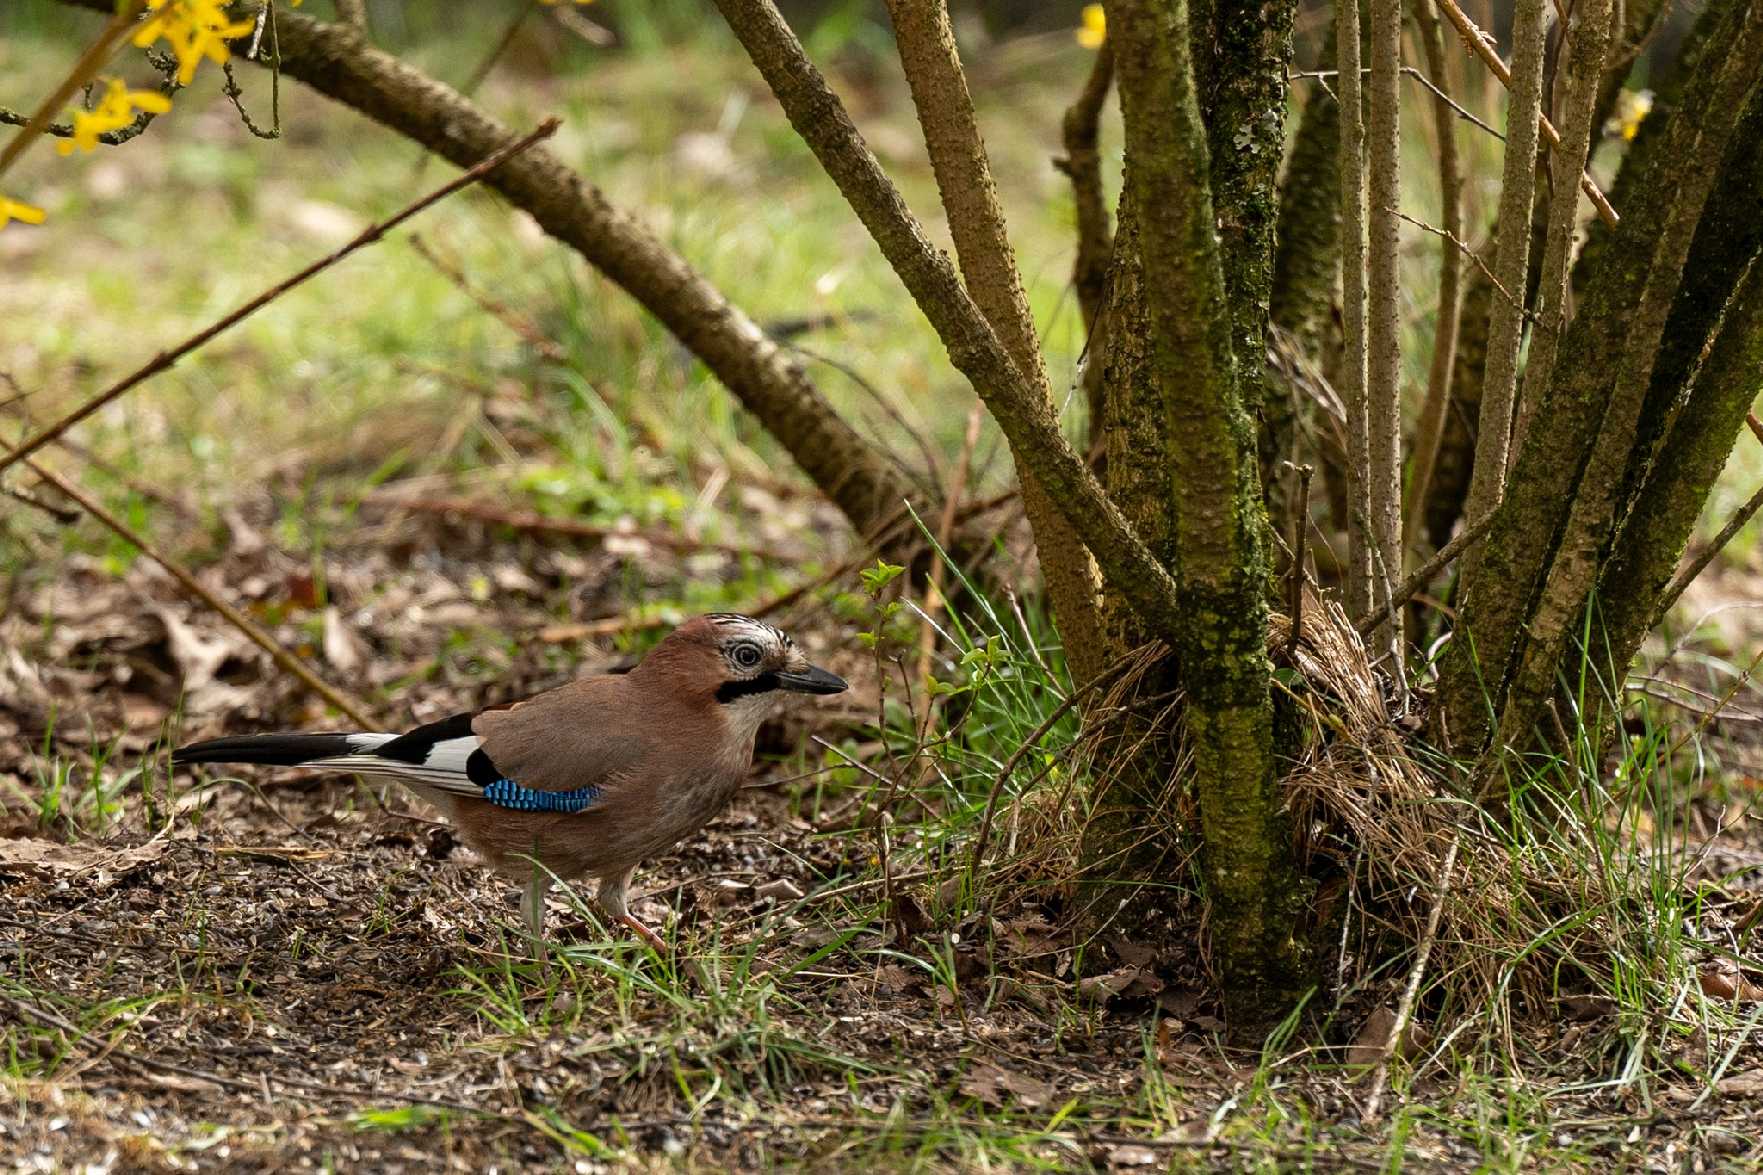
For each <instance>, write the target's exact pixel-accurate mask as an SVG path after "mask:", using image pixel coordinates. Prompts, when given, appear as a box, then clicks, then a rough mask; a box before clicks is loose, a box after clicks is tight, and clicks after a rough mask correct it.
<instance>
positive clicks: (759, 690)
mask: <svg viewBox="0 0 1763 1175" xmlns="http://www.w3.org/2000/svg"><path fill="white" fill-rule="evenodd" d="M781 685H782V683H781V682H780V681H778V679H777V674H775V673H761V674H759V675H758V676H757V677H748V678H743V679H742V680H740V681H725V682H723V683H722V684H721V685H719V686H717V687H716V700H717V701H719V702H721V703H722V704H723V705H725V706H726V705H728V703H730V702H738V701H740V700H741V699H742V698H746V697H751V696H752V695H754V694H768V693H770V692H771V691H772V690H774V689H777V688H779V686H781Z"/></svg>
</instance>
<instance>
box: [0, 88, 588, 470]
mask: <svg viewBox="0 0 1763 1175" xmlns="http://www.w3.org/2000/svg"><path fill="white" fill-rule="evenodd" d="M560 125H561V123H560V120H558V119H555V118H548V119H546V120H545V121H544V122H543V123H541V124H539V126H538V128H537V129H536V130H534V131H533V132H532V133H531V134H529V135H527V136H526V137H524V138H522V139H519V140H518V141H516V142H514V143H511V144H509V145H508V146H507V147H505V148H503V149H502V150H500V151H497V152H496V153H495V154H493V155H491V156H489V157H488V158H486V159H485V160H483V162H481V163H479V164H478V165H477V166H476V167H473V168H471V169H470V170H468V171H465V172H462V173H461V174H459V175H458V176H455V177H454V178H453V179H451V180H449V181H448V182H447V183H445V184H443V185H441V186H440V187H438V188H436V189H435V190H434V191H432V192H430V193H429V194H428V195H426V196H424V197H422V198H421V199H419V200H417V201H415V202H414V203H412V204H407V205H405V207H404V208H403V209H402V210H400V211H399V212H397V213H394V214H393V215H392V216H390V217H388V218H387V219H385V220H382V221H380V222H378V223H377V224H374V225H371V226H369V227H368V228H367V229H366V230H365V231H363V232H362V233H361V234H360V235H359V236H357V237H356V238H355V239H354V240H352V241H350V242H349V243H348V244H346V245H344V246H343V247H342V248H340V249H338V250H337V251H336V252H334V253H331V254H330V255H328V256H326V257H322V258H320V259H319V260H317V261H315V262H313V263H312V264H311V265H308V266H307V267H306V268H305V269H302V270H300V271H299V272H298V273H296V274H294V275H292V276H291V277H287V278H284V279H283V280H281V281H279V282H277V283H276V284H275V285H273V286H271V287H269V288H268V289H267V290H264V291H263V292H262V293H261V294H259V295H257V296H256V297H255V298H253V299H251V300H250V301H249V302H246V303H245V304H244V305H243V306H240V307H239V308H238V309H237V310H234V311H233V312H232V313H231V314H228V315H226V316H225V317H224V318H221V319H220V320H218V321H216V322H214V323H213V324H211V325H209V326H207V327H205V328H203V329H202V330H199V331H197V332H196V333H195V334H193V335H191V336H190V337H189V338H187V339H185V340H184V341H183V342H181V343H179V344H178V345H177V346H175V347H173V348H172V349H171V350H169V351H161V352H160V353H159V354H157V355H155V356H154V357H153V358H152V359H149V360H148V361H147V362H146V363H145V364H143V365H142V366H141V367H139V368H137V369H136V370H135V371H133V372H131V373H130V374H129V375H126V376H124V377H123V378H122V379H121V380H119V381H118V382H116V383H114V384H112V385H110V387H108V388H106V389H104V390H103V391H102V392H99V393H98V394H97V395H96V396H93V397H92V398H91V399H89V400H87V401H86V402H85V403H84V404H81V405H80V406H79V407H78V408H76V409H74V410H73V411H72V412H70V413H68V414H67V415H66V416H63V417H62V418H61V419H60V420H57V421H56V422H55V423H54V424H51V425H49V426H48V427H47V428H44V429H42V430H41V431H39V432H37V433H36V434H35V435H33V436H31V437H29V438H28V439H26V440H25V441H23V442H21V443H20V444H19V445H17V446H16V447H14V448H13V449H12V450H11V451H10V452H8V453H5V454H0V472H4V471H5V470H6V469H7V468H8V467H9V466H11V465H12V464H13V463H14V462H16V461H20V460H23V459H24V458H26V457H29V456H30V455H31V454H32V453H35V452H36V451H37V450H38V449H41V448H42V447H43V446H44V445H46V444H48V443H49V442H50V441H53V440H55V439H56V438H57V437H59V436H61V434H62V433H64V432H66V431H67V430H68V429H70V428H72V427H73V426H74V425H76V424H78V423H80V421H82V420H85V419H86V418H87V417H88V416H91V415H92V414H93V413H94V412H96V411H98V410H99V409H100V408H103V407H104V406H105V405H106V404H109V403H111V402H112V401H114V400H116V399H117V398H118V397H120V396H122V395H123V394H124V393H126V392H128V391H129V390H130V389H132V388H134V387H135V386H136V385H138V384H140V383H142V382H143V381H145V380H147V379H149V378H151V377H152V376H155V375H157V374H159V373H160V372H162V371H165V370H166V369H167V368H169V367H171V366H172V365H173V364H174V363H176V362H177V361H178V360H179V359H182V358H183V357H184V356H185V355H188V354H189V353H190V352H192V351H194V350H196V349H197V348H198V347H201V346H202V345H203V344H205V343H207V342H208V341H209V340H211V339H213V338H214V337H215V336H216V335H219V334H221V333H222V332H224V331H225V330H227V329H228V328H229V327H232V326H235V325H237V324H238V323H239V322H242V321H243V320H244V319H246V318H249V317H250V316H251V315H252V314H254V313H256V312H257V311H259V310H261V309H263V307H265V306H267V305H269V304H270V303H271V302H273V301H275V300H276V299H277V298H279V297H281V296H282V295H283V294H285V293H287V292H288V291H289V290H291V289H293V288H294V287H295V286H298V285H300V284H301V283H302V282H304V281H306V280H307V279H308V278H311V277H314V276H316V275H317V274H319V273H321V272H323V271H324V270H326V269H329V268H330V267H331V266H333V265H335V264H336V263H337V262H339V261H341V260H342V259H343V258H345V257H347V256H348V255H349V254H351V253H353V252H355V251H356V250H357V249H360V248H362V247H363V246H366V245H371V244H373V242H375V241H377V240H379V239H380V238H381V237H383V236H385V234H386V233H387V232H388V231H390V230H391V229H393V228H395V227H397V226H398V225H400V224H402V223H404V221H406V220H409V219H410V218H411V217H412V216H415V215H416V214H417V213H419V212H421V211H423V210H424V209H425V208H427V207H429V206H430V205H431V204H435V203H437V202H438V201H440V200H444V199H446V198H447V197H448V196H451V195H452V194H453V193H454V192H457V191H458V190H459V189H461V188H464V187H469V186H470V185H472V184H474V183H476V182H477V181H478V180H480V179H482V178H483V177H484V176H486V175H488V174H489V173H490V172H492V171H494V170H495V169H496V168H497V167H498V166H500V165H501V164H502V163H504V162H505V161H506V160H508V159H509V158H510V157H512V156H514V155H518V154H519V153H520V152H522V151H525V150H526V149H527V148H528V147H531V146H533V145H534V144H535V143H538V142H540V141H541V140H543V139H548V138H550V137H551V135H552V134H553V133H554V132H555V131H556V130H557V128H558V126H560Z"/></svg>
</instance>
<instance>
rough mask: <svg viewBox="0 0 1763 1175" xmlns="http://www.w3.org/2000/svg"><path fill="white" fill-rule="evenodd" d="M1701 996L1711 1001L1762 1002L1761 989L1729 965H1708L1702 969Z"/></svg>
mask: <svg viewBox="0 0 1763 1175" xmlns="http://www.w3.org/2000/svg"><path fill="white" fill-rule="evenodd" d="M1701 978H1702V994H1703V995H1705V996H1707V997H1708V998H1709V999H1711V1000H1734V1001H1745V1002H1749V1001H1753V1000H1763V987H1759V986H1758V985H1757V984H1755V983H1752V982H1751V981H1750V980H1749V979H1746V978H1745V977H1744V975H1743V974H1741V973H1740V971H1739V970H1738V968H1737V967H1734V966H1733V965H1732V964H1731V963H1727V962H1719V963H1710V964H1708V965H1707V966H1706V967H1703V968H1702V976H1701Z"/></svg>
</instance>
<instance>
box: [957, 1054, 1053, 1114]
mask: <svg viewBox="0 0 1763 1175" xmlns="http://www.w3.org/2000/svg"><path fill="white" fill-rule="evenodd" d="M961 1092H962V1093H965V1094H967V1095H968V1096H970V1097H976V1098H978V1099H979V1100H980V1101H982V1102H985V1103H986V1104H987V1105H989V1106H997V1107H999V1108H1002V1107H1003V1106H1004V1105H1005V1104H1006V1096H1005V1095H1009V1097H1012V1098H1015V1099H1016V1101H1017V1102H1018V1103H1020V1104H1021V1105H1022V1106H1023V1108H1024V1109H1029V1110H1033V1109H1037V1108H1039V1107H1041V1106H1044V1105H1046V1104H1047V1103H1048V1102H1050V1101H1052V1100H1053V1087H1052V1086H1051V1085H1049V1084H1047V1083H1046V1082H1045V1081H1042V1080H1040V1079H1039V1078H1036V1077H1030V1076H1029V1075H1028V1074H1026V1073H1017V1072H1014V1071H1013V1070H1009V1069H1000V1068H999V1067H998V1066H996V1065H992V1064H981V1065H979V1066H977V1067H975V1068H974V1069H973V1070H971V1071H970V1072H969V1073H968V1074H967V1076H965V1077H963V1078H962V1079H961Z"/></svg>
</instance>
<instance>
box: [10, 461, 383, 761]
mask: <svg viewBox="0 0 1763 1175" xmlns="http://www.w3.org/2000/svg"><path fill="white" fill-rule="evenodd" d="M11 455H12V454H9V456H11ZM25 465H26V467H28V468H29V469H30V470H31V472H33V473H35V474H36V475H37V476H38V477H40V478H42V479H43V480H44V481H46V482H48V483H49V484H50V485H52V486H54V487H55V488H56V489H57V490H60V491H61V492H62V493H63V494H65V495H67V496H68V497H69V498H71V499H72V500H73V501H74V502H76V503H78V505H79V507H80V509H82V510H84V511H85V512H86V513H87V514H90V515H91V516H92V517H93V518H94V519H96V520H97V521H98V522H99V523H101V524H103V525H104V526H105V527H106V528H107V529H108V530H110V531H111V533H113V534H115V535H116V536H117V537H118V538H120V539H122V540H123V541H124V542H126V543H128V544H129V545H130V546H132V547H134V548H135V549H136V550H138V551H140V552H141V554H143V555H145V556H146V557H147V558H149V559H151V560H152V561H153V562H155V563H157V564H159V566H160V567H161V568H163V569H164V570H165V572H166V573H167V574H168V575H170V576H171V577H172V578H173V579H175V580H176V581H177V582H178V584H179V586H181V587H182V588H183V589H184V590H185V591H186V592H188V593H190V594H191V595H192V596H195V597H196V598H197V599H198V600H200V601H202V603H204V604H206V605H208V606H209V607H210V608H212V609H213V610H214V611H215V612H216V613H217V614H218V615H219V616H220V617H221V619H223V620H225V621H226V622H227V623H228V624H230V625H232V626H233V627H234V628H236V629H238V630H239V631H240V632H241V633H243V634H244V635H245V637H246V638H247V639H249V640H250V641H251V643H252V644H254V645H256V646H257V647H258V648H260V649H262V650H263V651H264V652H266V653H268V654H269V656H270V659H271V660H273V661H274V662H275V663H276V664H277V665H279V666H281V667H282V668H283V669H284V670H286V671H287V672H288V673H290V674H292V675H293V676H294V677H295V678H297V679H299V681H300V683H301V684H303V685H304V686H306V688H307V689H309V690H311V691H312V692H313V693H315V694H317V695H318V696H319V697H321V698H323V699H324V700H325V701H326V702H328V703H330V704H331V705H332V706H335V707H336V708H337V709H338V710H340V711H342V712H343V713H344V714H346V715H347V716H348V717H349V718H350V719H351V720H353V721H354V722H356V723H358V724H359V725H360V727H361V728H362V729H363V730H371V729H373V720H372V719H370V718H369V717H368V716H367V707H366V706H365V705H363V704H362V703H361V702H359V701H357V700H356V699H354V698H352V697H350V696H349V695H348V694H345V693H343V692H342V691H340V690H338V689H337V688H336V687H334V686H332V685H329V684H328V683H326V682H325V681H324V680H323V679H322V678H320V677H319V676H318V675H317V674H316V673H314V672H313V671H312V670H311V669H309V668H307V666H306V663H305V662H304V661H302V660H300V658H298V657H296V656H294V654H292V653H290V652H288V650H287V649H284V648H283V647H282V646H281V645H280V644H279V643H277V641H276V639H275V638H274V637H272V636H270V635H269V634H268V633H267V632H264V631H263V630H262V629H261V628H259V627H257V625H256V624H255V623H253V622H252V621H251V619H250V618H249V617H247V616H246V615H245V614H244V613H243V612H240V611H239V610H238V609H237V608H235V607H233V606H232V605H231V604H229V603H227V602H226V601H225V600H223V599H221V598H220V597H219V596H217V595H215V594H214V593H213V592H211V591H209V590H208V589H207V588H206V587H204V586H203V585H202V583H201V581H200V580H198V579H197V578H196V577H195V576H194V575H192V574H190V572H188V571H187V570H185V569H184V567H183V566H182V565H181V564H179V563H178V562H176V561H175V560H173V559H172V558H170V557H169V556H167V555H164V554H162V553H161V552H160V551H159V550H158V548H156V547H154V546H153V544H151V543H149V542H148V541H147V540H146V539H145V538H143V537H142V536H141V535H140V534H139V533H137V532H136V531H135V530H134V529H133V528H132V527H130V526H129V524H128V523H126V522H124V521H123V520H122V519H120V518H118V517H117V516H116V515H114V514H112V513H111V512H110V511H109V510H106V509H105V508H104V506H103V505H102V504H100V503H99V502H97V501H96V500H94V499H93V498H91V497H90V496H89V495H87V494H86V492H85V491H84V490H82V489H80V488H79V487H78V486H76V485H74V484H73V483H72V482H70V481H68V480H67V479H66V478H64V477H62V476H61V475H60V474H58V473H56V472H54V471H53V470H50V469H46V468H44V467H43V466H41V465H39V464H37V462H35V461H33V460H31V459H30V458H28V457H27V458H25Z"/></svg>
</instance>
